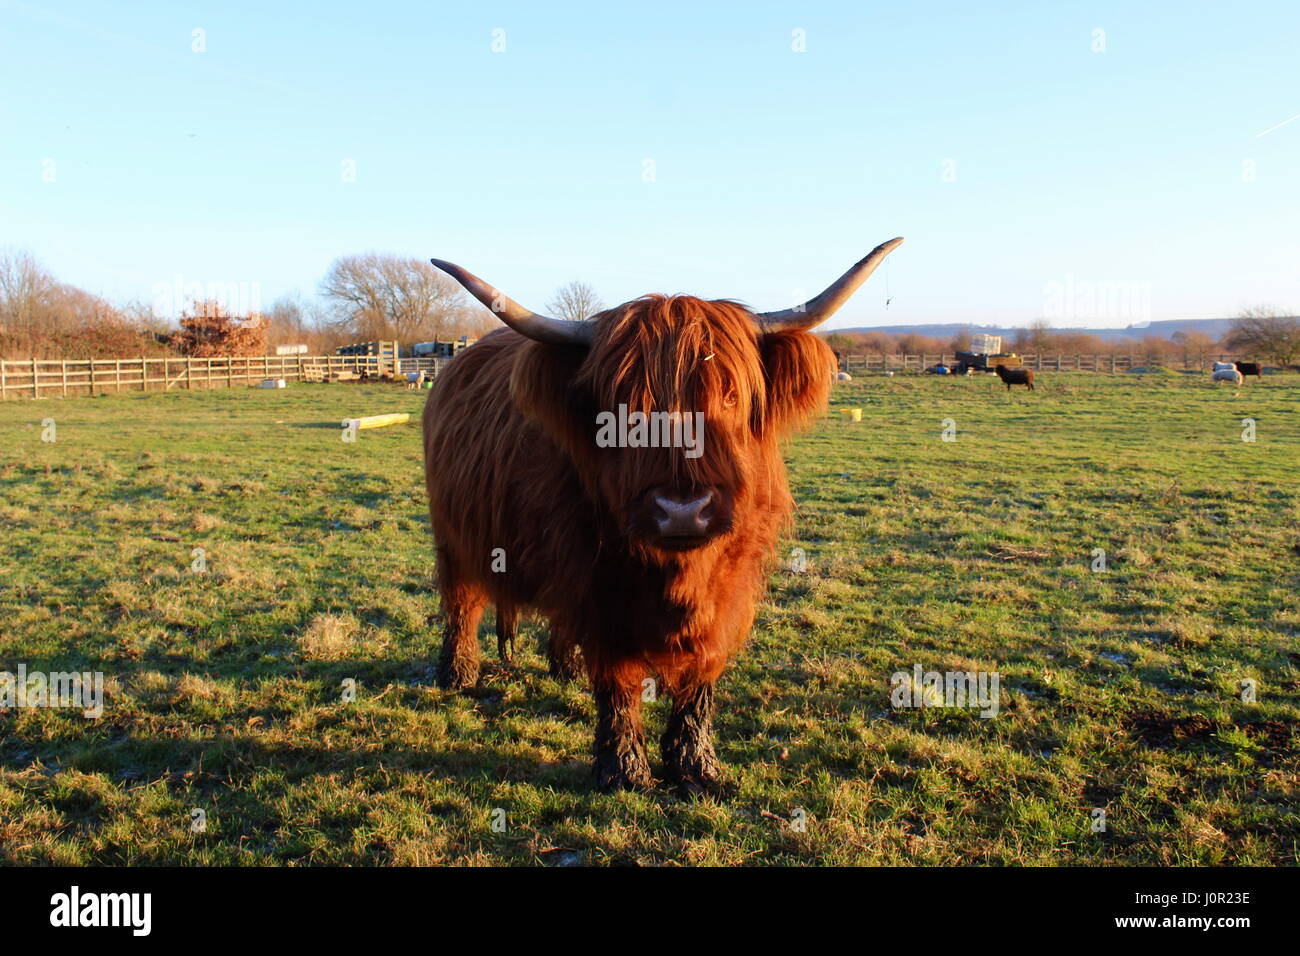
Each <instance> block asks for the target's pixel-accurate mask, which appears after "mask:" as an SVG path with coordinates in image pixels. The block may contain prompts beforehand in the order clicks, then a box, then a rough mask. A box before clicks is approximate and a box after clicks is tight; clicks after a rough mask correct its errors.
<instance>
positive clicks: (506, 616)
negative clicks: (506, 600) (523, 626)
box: [497, 603, 519, 664]
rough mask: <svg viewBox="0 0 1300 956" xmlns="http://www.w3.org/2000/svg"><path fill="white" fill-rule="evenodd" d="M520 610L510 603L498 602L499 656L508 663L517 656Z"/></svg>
mask: <svg viewBox="0 0 1300 956" xmlns="http://www.w3.org/2000/svg"><path fill="white" fill-rule="evenodd" d="M518 623H519V612H518V611H516V610H515V608H514V606H513V605H510V604H501V603H498V604H497V657H499V658H501V660H503V661H505V662H506V663H507V664H508V663H509V662H510V661H511V660H513V659H514V656H515V627H516V626H517V625H518Z"/></svg>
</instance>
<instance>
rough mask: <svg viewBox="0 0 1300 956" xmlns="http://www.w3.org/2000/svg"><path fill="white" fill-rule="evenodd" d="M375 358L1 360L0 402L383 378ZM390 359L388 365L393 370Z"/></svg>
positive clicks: (432, 368) (431, 367) (415, 362)
mask: <svg viewBox="0 0 1300 956" xmlns="http://www.w3.org/2000/svg"><path fill="white" fill-rule="evenodd" d="M447 361H448V359H443V358H404V359H401V371H402V372H403V373H405V372H414V371H417V370H419V369H424V370H425V371H427V372H429V373H430V374H431V375H432V376H433V377H435V378H436V377H437V375H438V372H439V371H440V370H441V368H442V366H443V365H444V364H445V363H446V362H447ZM380 362H381V358H380V357H379V356H373V355H254V356H242V357H223V358H134V359H93V360H92V359H25V360H20V361H4V360H0V400H5V399H9V398H54V397H56V396H60V397H67V396H72V395H104V394H110V393H117V392H149V391H159V392H161V391H167V390H170V389H184V390H189V389H196V388H231V387H234V386H251V385H256V384H257V383H258V382H260V381H262V380H263V379H267V378H283V379H286V380H289V381H296V382H300V381H303V379H304V372H305V371H306V372H308V373H310V371H311V370H316V371H317V373H319V372H320V371H322V370H323V371H324V372H325V373H326V376H327V377H331V376H333V375H334V374H335V373H338V372H350V373H352V374H353V375H360V374H361V373H362V372H366V373H367V374H368V375H373V376H378V374H379V372H380V370H381V367H380ZM391 364H392V363H391V360H390V361H389V363H388V365H390V366H391Z"/></svg>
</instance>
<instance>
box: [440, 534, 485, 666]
mask: <svg viewBox="0 0 1300 956" xmlns="http://www.w3.org/2000/svg"><path fill="white" fill-rule="evenodd" d="M438 588H439V590H440V591H441V592H442V608H443V615H444V617H445V619H446V629H445V630H444V631H443V635H442V654H441V655H440V656H439V657H438V686H439V687H442V688H444V689H445V690H464V689H465V688H467V687H473V686H474V684H475V683H476V682H477V681H478V622H479V619H480V618H481V617H482V616H483V605H484V604H485V603H487V601H486V598H485V597H484V595H483V593H482V591H480V590H479V589H478V588H475V587H474V586H473V585H471V584H470V583H468V582H467V581H464V580H463V579H461V578H460V577H459V576H458V575H457V574H456V569H455V566H454V562H453V561H452V560H451V558H450V556H449V555H448V554H447V553H446V552H445V551H444V550H443V549H442V548H439V549H438Z"/></svg>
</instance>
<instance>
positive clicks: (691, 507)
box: [654, 491, 713, 538]
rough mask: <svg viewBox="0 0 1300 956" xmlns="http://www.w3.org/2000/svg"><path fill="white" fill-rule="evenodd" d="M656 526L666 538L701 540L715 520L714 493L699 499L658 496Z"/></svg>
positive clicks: (656, 496) (655, 497)
mask: <svg viewBox="0 0 1300 956" xmlns="http://www.w3.org/2000/svg"><path fill="white" fill-rule="evenodd" d="M654 499H655V505H656V507H657V511H656V512H655V524H656V526H657V527H658V531H659V535H660V536H661V537H664V538H700V537H703V536H704V535H707V534H708V533H709V526H710V524H711V523H712V520H713V509H712V508H711V507H709V505H710V504H712V502H713V492H711V491H706V492H704V494H702V495H700V496H699V497H697V498H681V497H678V496H676V495H664V494H656V495H655V496H654Z"/></svg>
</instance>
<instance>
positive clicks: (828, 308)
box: [757, 236, 903, 333]
mask: <svg viewBox="0 0 1300 956" xmlns="http://www.w3.org/2000/svg"><path fill="white" fill-rule="evenodd" d="M902 244H903V238H902V236H900V237H899V238H897V239H890V240H889V241H888V242H882V243H881V244H880V245H878V246H876V248H874V249H872V250H871V253H870V254H869V255H868V256H867V257H866V258H865V259H863V260H862V261H861V262H859V263H858V264H857V265H855V266H854V267H853V268H852V269H850V270H849V271H848V272H846V273H844V275H842V276H840V277H839V278H838V279H836V280H835V281H834V282H832V283H831V284H830V286H829V287H828V288H827V289H826V291H825V292H823V293H822V294H821V295H819V296H817V298H815V299H809V300H808V301H807V302H805V303H804V304H803V305H801V306H797V307H795V308H793V309H782V310H781V311H780V312H760V313H759V314H758V316H757V318H758V329H759V331H760V332H764V333H766V332H801V331H807V330H808V329H811V328H812V327H813V326H816V325H820V324H821V323H823V322H825V321H826V320H827V319H829V318H830V317H831V316H832V315H834V314H835V313H836V312H838V311H839V308H840V306H842V305H843V304H844V303H845V302H847V301H849V296H851V295H852V294H853V293H854V292H856V291H857V290H858V286H860V285H862V283H864V282H866V281H867V278H868V277H869V276H870V275H871V273H873V272H875V271H876V266H878V265H880V263H881V262H882V261H883V260H884V258H885V256H887V255H889V254H890V253H891V252H893V251H894V250H895V249H897V248H898V247H899V246H901V245H902Z"/></svg>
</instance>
